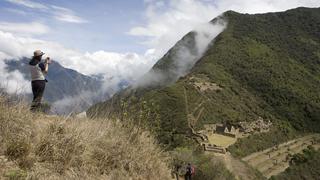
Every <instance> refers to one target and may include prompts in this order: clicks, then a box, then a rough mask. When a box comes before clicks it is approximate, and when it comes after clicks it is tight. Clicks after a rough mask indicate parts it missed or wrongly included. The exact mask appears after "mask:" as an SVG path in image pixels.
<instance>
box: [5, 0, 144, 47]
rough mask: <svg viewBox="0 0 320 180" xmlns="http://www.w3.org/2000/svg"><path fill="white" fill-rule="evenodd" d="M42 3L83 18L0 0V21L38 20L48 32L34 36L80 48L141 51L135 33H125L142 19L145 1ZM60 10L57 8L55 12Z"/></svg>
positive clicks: (42, 0)
mask: <svg viewBox="0 0 320 180" xmlns="http://www.w3.org/2000/svg"><path fill="white" fill-rule="evenodd" d="M33 2H36V3H41V4H43V5H44V6H47V7H49V6H59V7H63V8H68V9H70V10H71V11H73V14H74V15H75V16H77V17H80V18H81V19H83V20H84V22H83V23H82V22H81V23H70V22H64V21H60V20H57V19H55V18H53V17H52V11H54V9H52V8H48V9H47V8H41V7H39V8H30V7H27V6H25V5H21V4H18V3H13V2H12V1H11V2H10V1H6V0H1V1H0V7H1V10H0V21H5V22H16V23H21V22H24V23H28V22H41V23H43V24H45V25H47V26H48V27H49V28H50V31H49V33H48V34H45V35H43V36H38V37H39V38H41V39H44V40H50V41H57V42H60V43H62V44H64V45H65V46H66V47H71V48H76V49H79V50H81V51H94V50H107V51H115V52H127V51H133V52H142V51H144V50H145V47H143V46H142V45H141V44H140V43H138V42H139V38H138V37H133V36H130V35H128V34H127V32H128V31H129V30H130V28H131V27H133V26H135V25H137V24H140V23H143V12H144V8H145V4H144V2H143V1H142V0H130V1H121V0H120V1H111V0H90V1H88V0H77V1H69V0H68V1H66V0H50V1H49V0H38V1H36V0H35V1H33ZM58 13H60V12H58Z"/></svg>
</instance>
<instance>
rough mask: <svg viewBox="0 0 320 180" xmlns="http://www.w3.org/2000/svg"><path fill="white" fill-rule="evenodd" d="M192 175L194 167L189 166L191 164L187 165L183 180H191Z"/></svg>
mask: <svg viewBox="0 0 320 180" xmlns="http://www.w3.org/2000/svg"><path fill="white" fill-rule="evenodd" d="M193 174H194V167H193V166H191V163H188V165H187V167H186V174H185V180H191V178H192V175H193Z"/></svg>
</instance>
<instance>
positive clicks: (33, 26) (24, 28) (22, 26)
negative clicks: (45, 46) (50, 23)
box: [0, 22, 49, 36]
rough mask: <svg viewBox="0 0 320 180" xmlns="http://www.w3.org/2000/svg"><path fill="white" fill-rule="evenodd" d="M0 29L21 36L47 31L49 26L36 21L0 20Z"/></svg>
mask: <svg viewBox="0 0 320 180" xmlns="http://www.w3.org/2000/svg"><path fill="white" fill-rule="evenodd" d="M0 30H1V31H6V32H11V33H15V34H19V35H23V36H32V35H42V34H46V33H48V32H49V27H47V26H46V25H44V24H41V23H38V22H31V23H10V22H0Z"/></svg>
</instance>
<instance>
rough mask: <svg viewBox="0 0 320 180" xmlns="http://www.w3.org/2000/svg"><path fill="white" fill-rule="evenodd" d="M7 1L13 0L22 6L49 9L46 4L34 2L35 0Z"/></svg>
mask: <svg viewBox="0 0 320 180" xmlns="http://www.w3.org/2000/svg"><path fill="white" fill-rule="evenodd" d="M6 1H8V2H11V3H13V4H17V5H20V6H25V7H28V8H33V9H47V7H46V6H45V5H43V4H41V3H37V2H34V1H30V0H6Z"/></svg>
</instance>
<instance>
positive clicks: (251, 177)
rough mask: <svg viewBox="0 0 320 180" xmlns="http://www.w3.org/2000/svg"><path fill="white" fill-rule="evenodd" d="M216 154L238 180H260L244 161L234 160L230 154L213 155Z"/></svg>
mask: <svg viewBox="0 0 320 180" xmlns="http://www.w3.org/2000/svg"><path fill="white" fill-rule="evenodd" d="M207 153H209V154H214V155H215V157H217V158H218V159H219V160H221V161H222V162H224V164H225V166H226V168H227V169H228V170H229V171H230V172H231V173H232V174H233V175H234V176H235V177H236V179H237V180H241V179H246V180H256V179H258V177H257V175H256V173H255V171H254V170H253V169H252V168H250V167H249V166H248V165H247V164H246V163H244V162H243V161H241V160H239V159H236V158H234V157H233V156H232V155H231V154H230V153H229V152H227V153H226V154H219V153H211V152H207Z"/></svg>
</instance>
